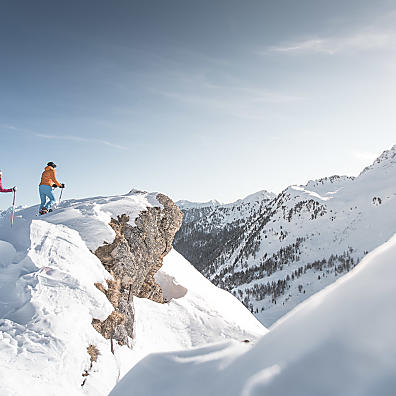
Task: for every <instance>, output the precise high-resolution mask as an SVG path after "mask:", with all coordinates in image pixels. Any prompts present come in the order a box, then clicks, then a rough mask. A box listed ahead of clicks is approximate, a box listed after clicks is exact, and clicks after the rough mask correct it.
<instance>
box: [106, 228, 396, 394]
mask: <svg viewBox="0 0 396 396" xmlns="http://www.w3.org/2000/svg"><path fill="white" fill-rule="evenodd" d="M395 263H396V235H395V236H393V238H391V240H390V241H389V242H387V243H385V244H384V245H382V246H380V247H379V248H377V249H376V250H375V251H373V252H372V253H370V254H369V255H367V256H366V258H365V259H364V260H363V261H362V262H361V264H360V265H359V266H358V267H356V268H355V269H353V270H352V271H351V272H350V273H349V274H347V275H344V276H343V277H342V278H340V279H338V280H337V281H336V282H335V283H334V284H333V285H331V286H329V287H327V288H325V289H324V290H322V291H321V292H319V293H317V294H315V295H314V296H312V297H311V298H310V299H308V300H307V301H305V302H304V303H302V304H301V305H299V306H298V307H297V308H296V309H294V310H293V311H292V312H291V313H290V314H288V315H287V316H286V317H284V318H283V319H282V320H281V321H279V322H278V323H276V325H274V326H273V327H272V328H271V329H270V332H269V333H267V334H266V335H265V336H264V337H262V339H261V340H260V341H259V342H258V343H257V344H254V345H252V346H250V345H249V344H248V345H241V344H237V343H224V344H215V345H212V346H210V347H205V348H198V349H195V350H190V351H181V352H172V353H166V354H160V355H151V356H149V357H147V358H146V359H145V360H143V361H142V362H141V363H139V365H137V366H136V367H134V368H133V369H132V370H131V371H130V373H129V374H128V375H127V376H125V377H124V379H123V380H122V381H121V382H120V383H119V384H118V386H117V387H116V389H114V391H113V392H112V393H111V396H131V395H134V396H140V395H154V394H161V395H163V396H167V395H169V396H175V395H187V394H188V395H192V396H194V395H197V396H198V395H199V396H201V395H231V396H232V395H242V396H256V395H257V396H258V395H260V396H266V395H271V396H277V395H278V396H284V395H304V396H317V395H322V396H334V395H337V396H351V395H355V396H372V395H381V396H391V395H394V394H395V385H396V377H395V372H396V338H395V336H394V335H395V333H396V316H395V307H394V302H395V301H396V265H395Z"/></svg>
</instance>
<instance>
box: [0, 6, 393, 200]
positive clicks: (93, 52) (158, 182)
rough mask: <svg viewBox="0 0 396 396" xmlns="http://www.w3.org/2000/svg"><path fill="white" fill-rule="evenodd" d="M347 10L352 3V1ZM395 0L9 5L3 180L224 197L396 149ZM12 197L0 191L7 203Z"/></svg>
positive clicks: (26, 195)
mask: <svg viewBox="0 0 396 396" xmlns="http://www.w3.org/2000/svg"><path fill="white" fill-rule="evenodd" d="M346 3H347V4H346ZM395 22H396V5H395V3H394V1H385V0H379V1H376V2H372V1H364V0H360V1H357V0H356V1H355V0H350V1H348V2H345V1H332V2H328V1H322V0H315V1H314V0H312V1H305V0H302V1H298V2H296V1H293V0H289V1H285V0H279V1H263V0H262V1H249V0H247V1H240V0H238V1H237V0H224V1H219V0H216V1H185V0H184V1H174V0H168V1H166V2H165V1H144V2H143V1H116V2H109V1H84V2H80V1H69V2H53V1H35V2H32V1H17V0H16V1H3V2H1V5H0V145H1V162H0V169H2V170H3V173H4V176H3V182H4V184H5V185H7V186H9V185H14V184H16V185H17V186H18V187H19V192H18V201H19V203H20V204H25V205H28V204H34V203H35V202H37V201H38V193H37V185H38V182H39V179H40V175H41V172H42V169H43V166H44V165H45V164H46V163H47V162H48V161H54V162H56V163H57V164H58V168H57V170H58V176H59V179H60V181H61V182H64V183H66V185H67V190H66V191H65V197H66V198H78V197H84V196H95V195H110V194H121V193H126V192H128V191H129V190H130V189H131V188H140V189H147V190H152V191H161V192H164V193H167V194H169V195H170V196H171V197H172V198H174V199H189V200H196V201H204V200H209V199H212V198H216V199H219V200H221V201H225V202H229V201H232V200H235V199H238V198H241V197H243V196H245V195H248V194H250V193H253V192H255V191H258V190H261V189H268V190H271V191H275V192H279V191H281V190H282V189H283V188H285V187H286V186H287V185H289V184H293V183H306V182H307V181H308V180H309V179H313V178H318V177H323V176H327V175H332V174H352V175H356V174H357V173H359V172H360V170H361V169H362V168H363V167H364V166H366V165H368V164H369V163H370V162H371V161H372V160H373V159H374V158H375V157H376V156H377V155H379V154H380V153H381V152H382V151H383V150H385V149H388V148H390V147H391V146H392V145H393V144H395V143H396V133H395V127H396V112H395V111H394V104H395V103H396V89H395V88H396V86H395V85H396V78H395V77H396V28H395V26H396V23H395ZM9 201H10V196H9V195H8V196H7V195H6V194H3V195H1V196H0V208H5V207H7V206H9Z"/></svg>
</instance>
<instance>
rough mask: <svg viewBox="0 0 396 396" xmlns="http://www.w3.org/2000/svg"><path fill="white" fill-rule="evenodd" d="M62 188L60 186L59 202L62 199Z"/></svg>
mask: <svg viewBox="0 0 396 396" xmlns="http://www.w3.org/2000/svg"><path fill="white" fill-rule="evenodd" d="M63 188H65V187H63ZM63 188H61V193H60V195H59V203H61V201H62V194H63Z"/></svg>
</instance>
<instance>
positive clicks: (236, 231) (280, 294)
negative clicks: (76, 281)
mask: <svg viewBox="0 0 396 396" xmlns="http://www.w3.org/2000/svg"><path fill="white" fill-rule="evenodd" d="M368 168H370V169H369V171H365V172H361V174H360V175H359V176H358V177H349V176H331V177H325V178H321V179H317V180H314V181H313V180H310V181H308V182H307V183H306V184H305V185H300V186H299V185H291V186H288V187H287V188H285V189H284V190H283V191H282V192H281V193H280V194H278V195H277V196H276V197H275V198H273V199H271V200H269V201H265V202H262V204H261V205H260V204H258V205H257V206H256V207H255V210H253V208H252V207H250V208H249V209H250V210H248V211H242V212H240V216H239V217H238V218H235V217H232V216H228V217H227V218H224V219H222V218H221V217H219V216H218V223H217V225H216V228H214V227H213V226H212V224H211V223H210V222H209V220H210V217H211V216H212V214H211V213H206V212H204V211H203V210H202V209H190V210H182V211H183V212H184V215H185V220H184V223H183V225H182V228H181V229H180V231H179V232H178V233H177V234H176V237H175V248H176V249H177V250H179V251H180V252H181V253H182V254H183V255H184V256H185V257H187V258H188V259H189V260H190V261H191V262H192V263H193V264H194V265H195V266H196V268H197V269H198V270H200V271H201V272H202V273H203V274H204V275H205V276H207V277H209V279H211V280H212V281H213V282H214V283H215V284H217V285H218V286H220V287H222V288H225V289H226V290H228V291H230V292H232V293H233V294H234V295H236V296H237V297H238V298H239V299H240V300H241V301H242V302H244V304H245V305H246V306H248V307H249V308H250V309H251V311H253V312H254V313H255V314H256V317H257V318H259V319H260V320H261V321H262V323H264V324H265V325H266V326H269V325H271V324H272V323H273V322H274V321H276V320H277V319H279V318H280V317H281V316H283V315H284V314H285V313H286V312H288V311H289V310H290V309H292V308H293V307H294V306H296V305H297V304H298V303H300V302H301V301H303V300H304V299H305V298H307V297H308V296H310V295H312V294H313V293H315V292H317V291H319V290H320V289H321V288H323V287H325V286H326V285H328V284H330V283H332V282H333V281H334V280H335V279H336V278H337V276H339V275H340V274H342V273H345V272H347V271H349V270H350V269H351V268H353V267H354V266H356V265H357V263H359V261H360V260H361V259H362V258H363V257H364V256H365V254H366V253H367V252H368V251H370V250H372V249H374V248H375V247H376V246H378V245H380V244H381V243H383V242H384V241H385V240H386V238H389V237H390V236H391V235H392V234H393V232H395V231H396V230H395V227H394V223H395V221H396V218H395V213H396V199H395V198H396V187H395V182H394V180H395V179H396V145H395V146H393V147H392V149H391V150H386V151H384V153H382V154H381V156H380V157H379V158H378V159H377V160H375V161H374V162H373V164H372V165H370V166H369V167H368ZM233 209H234V211H235V210H237V207H236V206H234V208H233ZM228 210H229V212H228V213H232V208H229V209H228ZM217 241H218V242H217ZM196 252H198V253H199V254H198V255H197V254H196ZM207 252H209V253H207Z"/></svg>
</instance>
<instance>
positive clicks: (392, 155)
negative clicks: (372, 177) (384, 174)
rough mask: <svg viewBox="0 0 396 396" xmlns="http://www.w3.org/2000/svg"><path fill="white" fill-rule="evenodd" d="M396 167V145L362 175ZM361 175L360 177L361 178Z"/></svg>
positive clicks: (364, 170) (365, 169)
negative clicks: (379, 169) (375, 170)
mask: <svg viewBox="0 0 396 396" xmlns="http://www.w3.org/2000/svg"><path fill="white" fill-rule="evenodd" d="M395 165H396V144H395V145H393V146H392V147H391V148H390V149H389V150H385V151H384V152H383V153H382V154H381V155H380V156H379V157H378V158H377V159H376V160H375V161H374V162H373V163H372V164H371V165H370V166H367V167H366V168H364V169H363V171H362V172H361V173H360V175H363V174H364V173H367V172H368V171H372V170H374V169H378V168H388V167H392V166H395ZM360 175H359V176H360Z"/></svg>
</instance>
